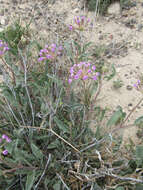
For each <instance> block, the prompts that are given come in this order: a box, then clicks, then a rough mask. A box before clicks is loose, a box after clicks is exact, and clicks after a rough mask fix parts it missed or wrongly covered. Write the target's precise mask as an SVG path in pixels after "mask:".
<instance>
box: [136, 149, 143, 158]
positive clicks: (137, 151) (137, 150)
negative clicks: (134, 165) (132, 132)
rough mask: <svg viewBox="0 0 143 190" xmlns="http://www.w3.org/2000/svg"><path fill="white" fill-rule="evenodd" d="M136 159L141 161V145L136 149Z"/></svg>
mask: <svg viewBox="0 0 143 190" xmlns="http://www.w3.org/2000/svg"><path fill="white" fill-rule="evenodd" d="M136 157H137V158H138V159H142V160H143V146H142V145H138V146H137V147H136Z"/></svg>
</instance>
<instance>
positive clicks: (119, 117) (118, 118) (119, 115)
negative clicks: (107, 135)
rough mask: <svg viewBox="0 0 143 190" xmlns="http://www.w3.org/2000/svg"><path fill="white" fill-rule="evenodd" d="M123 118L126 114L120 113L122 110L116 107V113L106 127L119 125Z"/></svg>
mask: <svg viewBox="0 0 143 190" xmlns="http://www.w3.org/2000/svg"><path fill="white" fill-rule="evenodd" d="M125 116H126V113H125V112H123V111H122V108H121V107H120V106H118V109H117V111H116V112H115V113H114V114H113V115H112V116H111V118H110V119H109V121H108V122H107V127H108V126H109V127H110V126H113V125H117V124H119V123H120V122H121V121H123V119H124V118H125Z"/></svg>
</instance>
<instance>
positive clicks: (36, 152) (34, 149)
mask: <svg viewBox="0 0 143 190" xmlns="http://www.w3.org/2000/svg"><path fill="white" fill-rule="evenodd" d="M31 148H32V152H33V154H34V155H35V157H36V158H38V159H42V158H43V153H42V152H41V150H40V149H39V148H38V147H37V146H36V145H35V144H33V143H32V144H31Z"/></svg>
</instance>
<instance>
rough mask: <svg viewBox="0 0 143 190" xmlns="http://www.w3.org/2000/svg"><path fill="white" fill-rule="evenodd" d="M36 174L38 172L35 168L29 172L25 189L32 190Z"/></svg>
mask: <svg viewBox="0 0 143 190" xmlns="http://www.w3.org/2000/svg"><path fill="white" fill-rule="evenodd" d="M35 174H36V171H35V170H33V171H31V172H29V174H28V175H27V179H26V187H25V190H31V188H32V187H33V184H34V181H35Z"/></svg>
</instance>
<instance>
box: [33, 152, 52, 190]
mask: <svg viewBox="0 0 143 190" xmlns="http://www.w3.org/2000/svg"><path fill="white" fill-rule="evenodd" d="M50 160H51V154H49V158H48V160H47V163H46V166H45V169H44V171H43V173H42V175H41V177H40V179H39V181H38V182H37V184H36V185H35V187H34V190H36V189H37V187H38V185H39V184H40V182H41V180H42V178H43V177H44V175H45V173H46V170H47V168H48V165H49V162H50Z"/></svg>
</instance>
